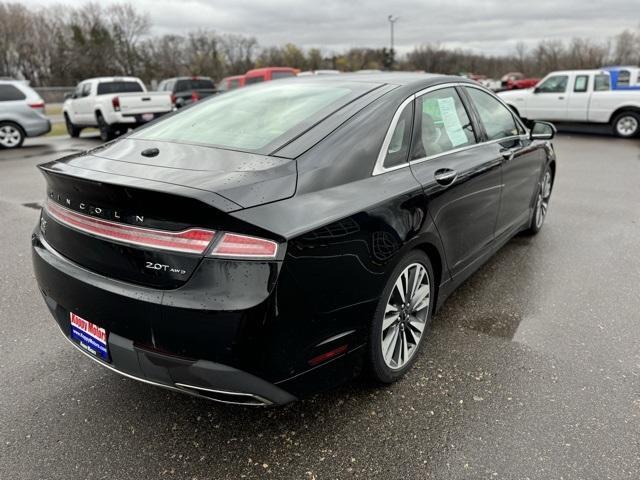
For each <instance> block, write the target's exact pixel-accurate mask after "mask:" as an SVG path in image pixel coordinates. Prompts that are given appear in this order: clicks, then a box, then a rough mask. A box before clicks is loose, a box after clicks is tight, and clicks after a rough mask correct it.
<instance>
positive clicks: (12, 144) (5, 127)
mask: <svg viewBox="0 0 640 480" xmlns="http://www.w3.org/2000/svg"><path fill="white" fill-rule="evenodd" d="M24 137H25V134H24V132H23V131H22V128H20V127H19V126H18V125H16V124H15V123H11V122H0V147H2V148H18V147H20V146H22V143H23V142H24Z"/></svg>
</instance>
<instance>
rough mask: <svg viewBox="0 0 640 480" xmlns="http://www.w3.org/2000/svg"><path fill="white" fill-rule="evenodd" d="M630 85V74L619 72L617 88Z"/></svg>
mask: <svg viewBox="0 0 640 480" xmlns="http://www.w3.org/2000/svg"><path fill="white" fill-rule="evenodd" d="M630 84H631V72H630V71H629V70H620V71H619V72H618V86H619V87H628V86H629V85H630Z"/></svg>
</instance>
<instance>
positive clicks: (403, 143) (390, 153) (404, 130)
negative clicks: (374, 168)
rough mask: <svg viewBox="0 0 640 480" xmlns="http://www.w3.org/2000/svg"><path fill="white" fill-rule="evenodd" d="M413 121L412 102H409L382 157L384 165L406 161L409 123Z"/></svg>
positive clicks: (409, 142) (409, 138) (392, 165)
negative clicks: (384, 155) (385, 153)
mask: <svg viewBox="0 0 640 480" xmlns="http://www.w3.org/2000/svg"><path fill="white" fill-rule="evenodd" d="M412 122H413V102H411V103H409V104H408V105H407V106H406V107H405V108H404V110H403V111H402V114H401V115H400V118H398V123H396V128H395V129H394V130H393V134H392V135H391V141H390V142H389V146H388V147H387V155H386V157H385V158H384V167H385V168H390V167H395V166H397V165H402V164H403V163H405V162H406V161H407V157H408V156H409V148H410V147H411V123H412Z"/></svg>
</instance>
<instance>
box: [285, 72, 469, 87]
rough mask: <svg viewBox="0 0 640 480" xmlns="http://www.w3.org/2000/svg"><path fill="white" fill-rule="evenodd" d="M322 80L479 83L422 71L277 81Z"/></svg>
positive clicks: (408, 84)
mask: <svg viewBox="0 0 640 480" xmlns="http://www.w3.org/2000/svg"><path fill="white" fill-rule="evenodd" d="M295 81H299V82H313V83H317V82H322V83H325V82H326V83H334V84H335V83H338V84H339V83H341V82H344V83H352V82H363V83H369V84H372V85H378V86H381V85H395V86H397V87H407V89H413V88H415V89H416V90H417V89H420V88H428V87H430V86H433V85H438V84H441V83H452V82H456V83H469V84H472V85H479V83H478V82H476V81H474V80H471V79H469V78H465V77H459V76H453V75H442V74H433V73H423V72H380V73H343V74H341V75H304V76H302V77H294V78H290V79H282V80H278V82H295Z"/></svg>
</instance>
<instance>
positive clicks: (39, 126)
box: [23, 116, 51, 137]
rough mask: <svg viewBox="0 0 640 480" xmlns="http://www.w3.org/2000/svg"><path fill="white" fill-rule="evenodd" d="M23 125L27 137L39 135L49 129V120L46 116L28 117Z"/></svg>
mask: <svg viewBox="0 0 640 480" xmlns="http://www.w3.org/2000/svg"><path fill="white" fill-rule="evenodd" d="M23 127H24V131H25V133H26V135H27V137H39V136H40V135H45V134H47V133H49V132H50V131H51V122H50V121H49V119H48V118H43V117H40V116H38V118H33V119H30V120H29V122H26V123H25V124H24V125H23Z"/></svg>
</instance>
